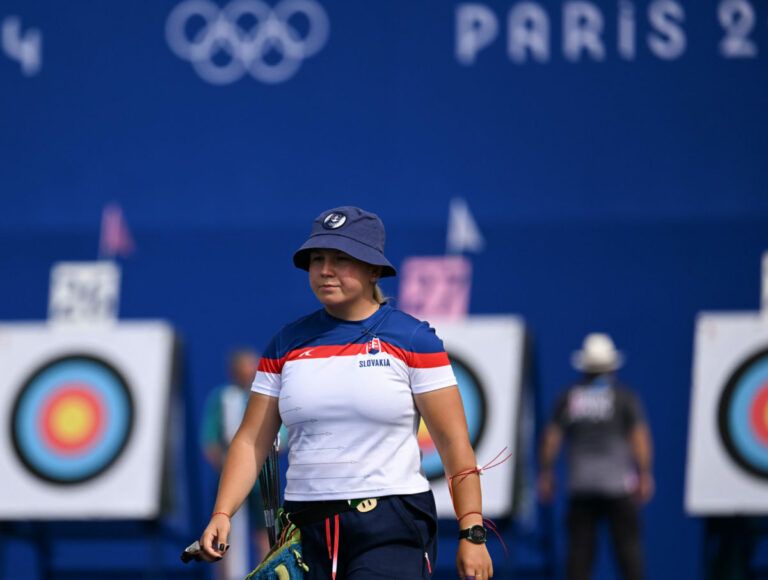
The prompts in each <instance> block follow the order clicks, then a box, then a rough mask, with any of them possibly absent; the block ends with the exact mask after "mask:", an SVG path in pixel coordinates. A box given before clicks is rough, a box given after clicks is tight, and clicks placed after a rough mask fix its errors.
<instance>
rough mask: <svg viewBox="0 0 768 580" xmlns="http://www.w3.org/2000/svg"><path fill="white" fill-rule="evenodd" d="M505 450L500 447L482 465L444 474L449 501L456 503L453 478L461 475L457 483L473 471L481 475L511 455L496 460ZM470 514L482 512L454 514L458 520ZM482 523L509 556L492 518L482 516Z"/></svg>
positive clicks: (480, 514)
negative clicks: (494, 535) (497, 539)
mask: <svg viewBox="0 0 768 580" xmlns="http://www.w3.org/2000/svg"><path fill="white" fill-rule="evenodd" d="M506 450H507V448H506V447H504V449H502V450H501V451H499V452H498V453H497V454H496V457H494V458H493V459H491V460H490V461H489V462H488V463H486V464H485V465H483V466H482V467H481V466H479V465H478V466H477V467H473V468H471V469H466V470H464V471H460V472H458V473H454V474H453V475H451V476H450V477H448V476H447V475H446V477H445V479H446V480H447V481H448V492H449V494H450V496H451V502H452V503H453V504H454V506H455V505H456V502H455V501H454V499H453V480H454V479H456V478H457V477H461V479H460V480H459V481H458V482H457V483H461V482H462V481H464V479H466V478H467V476H469V475H472V474H473V473H477V474H478V475H482V473H483V471H485V470H486V469H492V468H494V467H498V466H499V465H501V464H502V463H504V462H505V461H506V460H507V459H509V458H510V457H512V455H513V454H512V453H509V454H508V455H507V456H506V457H505V458H504V459H502V460H500V461H496V460H497V459H499V457H501V456H502V455H503V454H504V452H505V451H506ZM494 462H495V463H494ZM470 514H477V515H479V516H480V517H483V514H482V513H480V512H467V513H465V514H463V515H461V516H459V515H458V514H456V515H457V517H458V520H459V521H460V520H461V518H463V517H464V516H468V515H470ZM483 524H485V526H486V527H487V528H488V529H489V530H491V531H492V532H493V533H494V534H496V537H497V538H499V541H500V542H501V546H502V547H503V548H504V554H505V555H506V556H507V557H509V552H508V551H507V546H506V545H505V544H504V540H502V539H501V535H499V532H498V530H497V529H496V524H495V523H494V522H493V520H490V519H488V518H483Z"/></svg>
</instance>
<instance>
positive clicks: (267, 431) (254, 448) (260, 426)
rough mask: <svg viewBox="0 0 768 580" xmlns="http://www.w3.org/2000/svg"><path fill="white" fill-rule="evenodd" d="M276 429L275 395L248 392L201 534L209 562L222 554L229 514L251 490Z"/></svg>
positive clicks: (277, 415)
mask: <svg viewBox="0 0 768 580" xmlns="http://www.w3.org/2000/svg"><path fill="white" fill-rule="evenodd" d="M279 429H280V413H279V410H278V399H277V397H270V396H267V395H262V394H261V393H251V395H250V398H249V399H248V406H247V407H246V409H245V415H244V416H243V421H242V423H241V424H240V428H239V429H238V430H237V433H236V434H235V436H234V438H233V439H232V443H231V445H230V446H229V451H228V453H227V460H226V462H225V463H224V469H223V471H222V472H221V479H220V480H219V492H218V494H217V496H216V504H215V505H214V508H213V512H214V515H212V516H211V521H210V522H209V523H208V526H207V527H206V528H205V530H204V531H203V535H202V536H201V537H200V545H201V547H202V550H203V558H204V559H205V560H207V561H209V562H212V561H214V560H219V559H221V557H222V556H223V555H224V552H225V551H226V545H227V537H228V536H229V530H230V524H229V517H228V516H232V515H233V514H234V513H235V512H236V511H237V510H238V508H239V507H240V504H242V503H243V501H245V498H246V497H247V496H248V494H249V493H250V492H251V490H252V489H253V486H254V485H255V483H256V478H257V477H258V476H259V472H260V471H261V467H262V466H263V465H264V461H265V459H266V458H267V455H268V454H269V451H270V449H271V448H272V444H273V443H274V441H275V437H277V432H278V430H279ZM216 512H219V513H216ZM223 514H227V515H223Z"/></svg>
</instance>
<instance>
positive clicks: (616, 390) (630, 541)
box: [538, 333, 655, 580]
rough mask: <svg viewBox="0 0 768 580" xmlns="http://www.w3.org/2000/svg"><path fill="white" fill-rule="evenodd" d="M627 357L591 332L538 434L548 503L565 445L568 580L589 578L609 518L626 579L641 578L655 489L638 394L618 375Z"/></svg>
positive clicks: (543, 492) (542, 484)
mask: <svg viewBox="0 0 768 580" xmlns="http://www.w3.org/2000/svg"><path fill="white" fill-rule="evenodd" d="M623 358H624V357H623V356H622V354H621V353H620V352H619V351H617V350H616V347H615V346H614V343H613V340H611V337H610V336H608V335H606V334H601V333H593V334H589V335H587V337H586V338H585V339H584V344H583V346H582V349H581V350H580V351H577V352H575V353H574V354H573V358H572V364H573V366H574V367H575V368H576V369H577V370H579V371H581V372H582V373H583V376H582V378H581V380H580V381H579V382H578V383H577V384H575V385H572V386H570V387H569V388H568V389H566V390H565V392H563V393H562V394H561V396H560V397H559V398H558V400H557V403H556V405H555V409H554V412H553V414H552V418H551V420H550V422H549V424H548V425H547V426H546V428H545V430H544V433H543V436H542V440H541V446H540V472H539V480H538V492H539V497H540V499H541V500H542V501H544V502H549V501H551V500H552V499H553V497H554V494H555V476H554V465H555V462H556V460H557V457H558V455H559V452H560V448H561V446H562V443H563V441H564V440H565V442H566V445H567V467H568V469H567V471H568V514H567V528H568V530H567V531H568V549H567V558H566V562H567V563H566V570H567V578H568V580H586V579H587V578H589V575H590V572H591V570H592V567H593V563H594V559H595V552H596V546H597V526H598V524H599V523H600V521H601V520H604V519H605V520H607V521H608V524H609V527H610V531H611V536H612V539H613V546H614V549H615V553H616V559H617V561H618V565H619V568H620V570H621V573H622V576H623V578H625V580H641V579H642V578H643V577H644V570H643V568H644V565H643V559H644V557H643V543H642V526H641V521H640V514H639V508H640V507H641V506H642V505H644V504H645V503H647V502H648V501H649V500H650V499H651V497H652V496H653V493H654V488H655V483H654V479H653V473H652V471H651V467H652V442H651V434H650V429H649V427H648V423H647V421H646V419H645V414H644V412H643V408H642V405H641V403H640V400H639V399H638V397H637V396H636V395H635V394H634V393H633V391H632V390H630V389H629V388H627V387H625V386H621V385H619V384H618V383H617V381H616V374H615V371H616V370H617V369H618V368H619V367H620V366H621V365H622V363H623Z"/></svg>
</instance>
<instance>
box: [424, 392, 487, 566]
mask: <svg viewBox="0 0 768 580" xmlns="http://www.w3.org/2000/svg"><path fill="white" fill-rule="evenodd" d="M414 400H415V401H416V407H417V409H418V410H419V413H421V416H422V417H423V418H424V423H425V424H426V426H427V429H429V434H430V436H431V437H432V441H434V443H435V447H436V448H437V452H438V453H439V454H440V459H441V460H442V462H443V468H444V469H445V473H446V477H447V479H448V485H450V486H451V488H452V489H451V491H452V496H453V507H454V509H455V510H456V517H457V518H459V528H460V529H465V528H468V527H469V526H473V525H482V523H483V517H482V511H483V499H482V491H481V489H480V477H479V476H478V473H477V472H473V473H471V474H470V475H467V476H459V477H455V478H453V479H452V478H451V475H454V474H457V473H462V472H465V471H468V470H473V469H475V467H476V465H477V462H476V460H475V453H474V451H472V446H471V445H470V443H469V429H468V428H467V419H466V416H465V415H464V406H463V405H462V402H461V395H460V394H459V388H458V387H457V386H456V385H454V386H452V387H447V388H444V389H438V390H435V391H430V392H428V393H422V394H418V395H414ZM456 566H457V568H458V571H459V576H460V577H461V578H462V580H464V579H465V578H467V577H469V578H472V577H473V576H474V577H475V578H477V579H478V580H484V579H486V578H491V577H492V576H493V563H492V562H491V557H490V555H489V554H488V549H487V548H486V547H485V544H474V543H472V542H470V541H469V540H465V539H463V540H460V541H459V548H458V551H457V553H456Z"/></svg>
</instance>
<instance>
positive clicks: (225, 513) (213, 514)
mask: <svg viewBox="0 0 768 580" xmlns="http://www.w3.org/2000/svg"><path fill="white" fill-rule="evenodd" d="M218 514H221V515H223V516H227V519H228V520H231V519H232V516H230V515H229V514H228V513H227V512H213V513H212V514H211V517H213V516H215V515H218Z"/></svg>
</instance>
